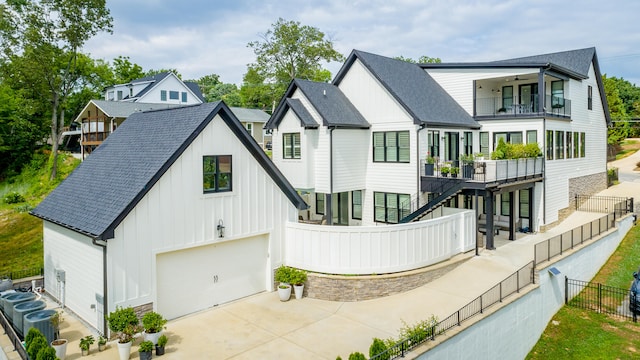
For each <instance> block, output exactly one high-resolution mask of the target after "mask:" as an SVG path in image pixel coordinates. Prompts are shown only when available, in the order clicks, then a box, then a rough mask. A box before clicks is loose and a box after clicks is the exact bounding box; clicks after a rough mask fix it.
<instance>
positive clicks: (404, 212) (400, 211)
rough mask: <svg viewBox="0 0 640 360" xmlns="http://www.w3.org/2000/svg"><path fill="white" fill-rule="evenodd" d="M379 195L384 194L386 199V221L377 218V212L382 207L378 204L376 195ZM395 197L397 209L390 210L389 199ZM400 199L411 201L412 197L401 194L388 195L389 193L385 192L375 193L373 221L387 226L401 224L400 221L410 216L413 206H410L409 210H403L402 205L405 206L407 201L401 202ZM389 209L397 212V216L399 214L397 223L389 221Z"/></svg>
mask: <svg viewBox="0 0 640 360" xmlns="http://www.w3.org/2000/svg"><path fill="white" fill-rule="evenodd" d="M378 194H382V195H383V199H384V221H382V220H378V219H377V218H376V210H377V209H378V208H379V207H380V206H379V205H377V204H376V195H378ZM394 195H395V197H396V199H395V201H396V204H397V205H398V206H397V207H395V208H390V207H389V206H388V201H387V200H388V199H389V196H391V197H393V196H394ZM400 197H403V198H405V199H406V200H411V195H409V194H399V193H388V192H383V191H375V192H374V193H373V221H374V222H379V223H386V224H397V223H399V222H400V220H402V219H403V218H404V217H406V216H407V215H409V214H410V213H411V204H409V208H401V207H400V205H401V204H403V202H404V201H405V200H402V201H401V200H400ZM389 209H391V210H394V209H395V210H396V214H397V221H389V213H390V211H389Z"/></svg>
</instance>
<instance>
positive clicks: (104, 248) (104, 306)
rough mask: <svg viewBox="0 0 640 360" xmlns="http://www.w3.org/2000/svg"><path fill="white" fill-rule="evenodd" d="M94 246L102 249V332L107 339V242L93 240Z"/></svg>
mask: <svg viewBox="0 0 640 360" xmlns="http://www.w3.org/2000/svg"><path fill="white" fill-rule="evenodd" d="M91 242H92V243H93V245H95V246H99V247H101V248H102V315H104V316H103V317H102V331H103V334H102V335H104V336H105V337H106V335H107V314H108V313H109V306H108V305H107V304H108V302H107V242H106V241H103V240H98V239H95V238H94V239H93V240H91Z"/></svg>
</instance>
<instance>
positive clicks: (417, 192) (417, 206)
mask: <svg viewBox="0 0 640 360" xmlns="http://www.w3.org/2000/svg"><path fill="white" fill-rule="evenodd" d="M426 128H427V124H425V123H421V124H420V127H418V130H416V162H417V165H416V166H417V167H418V171H417V174H418V183H417V186H416V189H417V190H416V210H418V209H419V208H420V180H421V179H422V175H421V172H420V131H421V130H424V129H426ZM411 211H412V212H413V209H411Z"/></svg>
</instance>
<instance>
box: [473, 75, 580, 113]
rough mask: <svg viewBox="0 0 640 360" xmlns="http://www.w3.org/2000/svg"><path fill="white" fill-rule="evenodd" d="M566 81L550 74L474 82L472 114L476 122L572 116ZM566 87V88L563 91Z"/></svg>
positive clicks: (514, 76) (567, 80) (567, 81)
mask: <svg viewBox="0 0 640 360" xmlns="http://www.w3.org/2000/svg"><path fill="white" fill-rule="evenodd" d="M568 84H569V79H566V78H563V77H562V76H560V75H555V74H554V75H552V74H550V73H544V74H541V73H529V74H526V73H523V74H518V75H507V76H502V77H496V78H489V79H481V80H475V81H474V86H475V91H474V102H473V115H474V117H475V118H476V119H478V120H483V119H504V118H519V117H526V118H531V117H543V116H544V117H558V118H570V117H571V99H568V98H567V97H566V96H565V95H566V92H567V91H568V86H569V85H568ZM565 88H566V89H565Z"/></svg>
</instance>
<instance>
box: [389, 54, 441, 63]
mask: <svg viewBox="0 0 640 360" xmlns="http://www.w3.org/2000/svg"><path fill="white" fill-rule="evenodd" d="M394 59H397V60H402V61H406V62H410V63H413V64H439V63H441V62H442V60H441V59H440V58H433V57H430V56H426V55H422V56H420V58H418V60H417V61H416V60H413V59H412V58H406V57H404V56H402V55H400V56H396V57H395V58H394Z"/></svg>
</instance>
